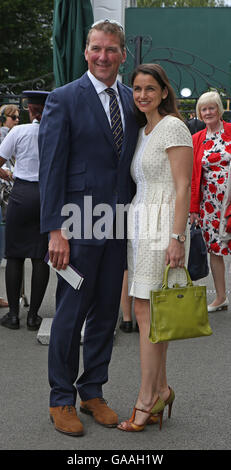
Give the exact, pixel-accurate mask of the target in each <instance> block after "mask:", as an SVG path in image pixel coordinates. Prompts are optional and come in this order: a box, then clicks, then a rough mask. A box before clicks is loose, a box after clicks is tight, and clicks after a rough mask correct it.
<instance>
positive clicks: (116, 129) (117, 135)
mask: <svg viewBox="0 0 231 470" xmlns="http://www.w3.org/2000/svg"><path fill="white" fill-rule="evenodd" d="M105 91H106V93H108V95H109V96H110V102H109V108H110V118H111V129H112V133H113V137H114V141H115V144H116V147H117V150H118V154H119V156H120V154H121V148H122V143H123V126H122V120H121V115H120V108H119V105H118V101H117V98H116V93H115V91H114V90H113V88H106V90H105Z"/></svg>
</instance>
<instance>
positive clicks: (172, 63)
mask: <svg viewBox="0 0 231 470" xmlns="http://www.w3.org/2000/svg"><path fill="white" fill-rule="evenodd" d="M126 47H127V57H128V60H127V62H126V64H125V65H124V67H123V69H122V71H121V73H122V75H123V77H124V78H125V80H126V81H128V82H130V76H131V73H132V71H133V69H134V68H135V67H136V66H137V65H138V64H141V63H144V62H149V63H159V64H160V65H163V67H164V68H165V69H166V70H167V73H168V76H169V78H170V81H171V83H172V85H173V86H174V88H175V91H176V92H177V95H178V97H181V90H182V88H185V87H187V88H189V89H190V90H191V98H192V99H193V98H198V96H200V94H201V93H203V92H204V91H207V90H208V89H210V88H216V89H218V90H219V91H221V93H222V94H223V96H226V97H227V96H230V94H231V89H230V87H231V77H230V73H228V72H226V71H225V70H222V69H221V68H219V67H216V66H215V65H213V64H210V63H208V62H207V61H206V60H204V59H202V58H201V57H199V56H197V55H195V54H192V53H191V52H189V51H185V50H183V49H176V48H170V47H152V38H151V36H131V37H128V38H127V43H126Z"/></svg>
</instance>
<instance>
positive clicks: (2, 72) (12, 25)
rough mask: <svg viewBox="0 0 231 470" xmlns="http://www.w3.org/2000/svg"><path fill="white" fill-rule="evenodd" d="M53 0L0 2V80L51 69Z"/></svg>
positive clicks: (15, 79)
mask: <svg viewBox="0 0 231 470" xmlns="http://www.w3.org/2000/svg"><path fill="white" fill-rule="evenodd" d="M53 6H54V0H29V1H28V0H1V1H0V18H1V21H0V64H1V67H0V83H8V82H19V81H25V80H30V79H33V78H35V77H37V76H41V75H44V74H46V73H48V72H51V71H52V61H53V54H52V42H51V38H52V28H53V24H52V22H53Z"/></svg>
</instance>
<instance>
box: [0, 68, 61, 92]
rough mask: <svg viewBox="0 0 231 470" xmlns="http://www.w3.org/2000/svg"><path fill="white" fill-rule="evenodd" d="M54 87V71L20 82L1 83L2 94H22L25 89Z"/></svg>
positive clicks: (0, 90)
mask: <svg viewBox="0 0 231 470" xmlns="http://www.w3.org/2000/svg"><path fill="white" fill-rule="evenodd" d="M53 87H54V74H53V72H50V73H47V74H46V75H42V76H41V77H37V78H33V79H31V80H25V81H22V82H18V83H13V82H12V83H0V97H1V95H20V93H21V92H22V91H23V90H25V89H30V90H47V91H50V90H51V89H52V88H53Z"/></svg>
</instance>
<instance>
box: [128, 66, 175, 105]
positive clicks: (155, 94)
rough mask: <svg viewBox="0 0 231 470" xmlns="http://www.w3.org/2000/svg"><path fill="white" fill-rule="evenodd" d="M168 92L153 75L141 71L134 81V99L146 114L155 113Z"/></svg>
mask: <svg viewBox="0 0 231 470" xmlns="http://www.w3.org/2000/svg"><path fill="white" fill-rule="evenodd" d="M167 94H168V91H167V89H164V90H162V88H161V86H160V85H159V83H158V82H157V80H156V79H155V78H154V77H152V75H149V74H146V73H145V74H144V73H139V74H138V75H137V76H136V78H135V80H134V82H133V99H134V102H135V105H136V106H137V108H138V109H139V110H140V111H142V112H143V113H145V114H150V113H153V112H154V113H155V112H156V111H157V110H158V107H159V105H160V103H161V101H162V99H163V98H166V96H167Z"/></svg>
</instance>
